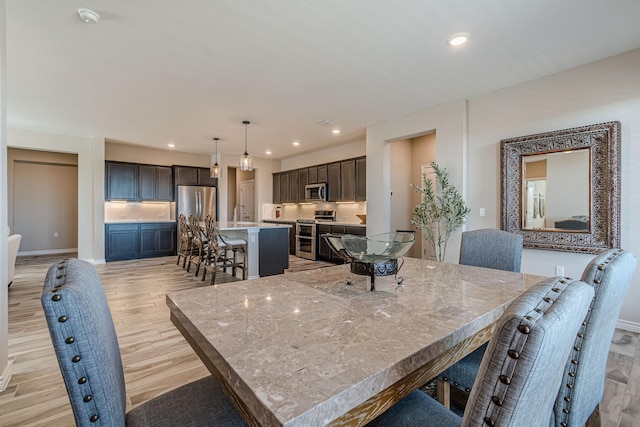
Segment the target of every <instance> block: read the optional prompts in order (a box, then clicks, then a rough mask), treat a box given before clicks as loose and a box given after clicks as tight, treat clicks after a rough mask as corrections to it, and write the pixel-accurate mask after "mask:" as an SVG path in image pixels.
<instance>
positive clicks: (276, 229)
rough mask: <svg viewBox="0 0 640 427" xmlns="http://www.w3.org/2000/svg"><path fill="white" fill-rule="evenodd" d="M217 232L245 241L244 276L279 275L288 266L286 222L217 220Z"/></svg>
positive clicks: (288, 226) (287, 226)
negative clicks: (246, 273)
mask: <svg viewBox="0 0 640 427" xmlns="http://www.w3.org/2000/svg"><path fill="white" fill-rule="evenodd" d="M217 225H218V229H219V230H220V233H221V234H223V235H225V236H229V237H236V238H240V239H244V240H246V241H247V266H248V278H249V279H257V278H259V277H265V276H272V275H274V274H282V273H284V270H285V269H286V268H289V229H290V228H291V225H290V224H270V223H264V222H242V221H238V222H233V221H219V222H218V223H217Z"/></svg>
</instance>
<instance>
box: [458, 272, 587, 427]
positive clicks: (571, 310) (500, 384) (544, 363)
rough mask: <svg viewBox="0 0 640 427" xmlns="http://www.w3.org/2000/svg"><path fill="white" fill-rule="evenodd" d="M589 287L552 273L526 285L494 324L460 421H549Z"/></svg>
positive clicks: (533, 423) (526, 423) (504, 423)
mask: <svg viewBox="0 0 640 427" xmlns="http://www.w3.org/2000/svg"><path fill="white" fill-rule="evenodd" d="M592 298H593V288H592V287H591V286H589V285H587V284H586V283H584V282H581V281H577V280H576V281H572V280H570V279H564V278H551V279H547V280H544V281H542V282H540V283H539V284H537V285H534V286H533V287H531V288H529V289H528V290H527V291H525V292H524V293H523V294H522V295H521V296H520V297H518V298H517V299H516V300H515V301H514V302H513V303H512V304H510V305H509V307H507V309H506V310H505V312H504V313H503V315H502V316H501V318H500V320H499V321H498V323H497V325H496V329H495V332H494V335H493V337H492V338H491V341H490V342H489V346H488V348H487V351H486V352H485V355H484V358H483V359H482V363H481V365H480V371H479V372H478V377H477V379H476V382H475V384H474V386H473V389H472V390H471V395H470V396H469V401H468V403H467V408H466V409H465V413H464V417H463V420H462V425H463V426H486V425H490V426H492V425H496V426H528V427H538V426H540V427H542V426H545V427H546V426H548V425H549V417H550V415H551V412H552V410H553V403H554V401H555V395H556V394H557V391H558V388H559V387H560V381H561V379H562V371H563V369H564V363H565V361H566V360H567V356H568V354H569V351H570V349H571V345H572V344H573V341H574V338H575V335H576V333H577V332H578V329H579V327H580V324H581V323H582V319H584V316H585V314H586V312H587V308H588V307H589V304H590V303H591V299H592Z"/></svg>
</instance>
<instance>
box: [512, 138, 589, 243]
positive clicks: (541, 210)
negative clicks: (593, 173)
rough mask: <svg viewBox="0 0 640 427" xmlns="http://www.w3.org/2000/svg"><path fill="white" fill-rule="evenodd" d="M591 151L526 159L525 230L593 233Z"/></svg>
mask: <svg viewBox="0 0 640 427" xmlns="http://www.w3.org/2000/svg"><path fill="white" fill-rule="evenodd" d="M590 156H591V150H590V149H589V148H583V149H576V150H569V151H562V152H554V153H545V154H535V155H523V156H522V173H523V178H524V179H523V180H522V183H523V189H522V228H523V229H527V230H548V231H576V232H589V230H590V221H589V218H590V207H591V193H590V190H589V189H590V188H591V179H590V170H591V162H590Z"/></svg>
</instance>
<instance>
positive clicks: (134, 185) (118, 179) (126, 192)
mask: <svg viewBox="0 0 640 427" xmlns="http://www.w3.org/2000/svg"><path fill="white" fill-rule="evenodd" d="M105 175H106V180H105V187H106V188H105V196H106V199H107V200H127V201H132V202H135V201H137V200H139V195H138V194H139V193H138V165H137V164H135V163H121V162H105Z"/></svg>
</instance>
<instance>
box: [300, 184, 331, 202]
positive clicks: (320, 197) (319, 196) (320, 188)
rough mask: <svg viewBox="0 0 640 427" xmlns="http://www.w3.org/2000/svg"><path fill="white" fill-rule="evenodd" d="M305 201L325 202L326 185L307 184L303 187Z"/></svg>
mask: <svg viewBox="0 0 640 427" xmlns="http://www.w3.org/2000/svg"><path fill="white" fill-rule="evenodd" d="M304 194H305V198H304V199H305V200H306V201H307V202H326V201H327V184H326V183H321V184H308V185H305V186H304Z"/></svg>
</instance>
